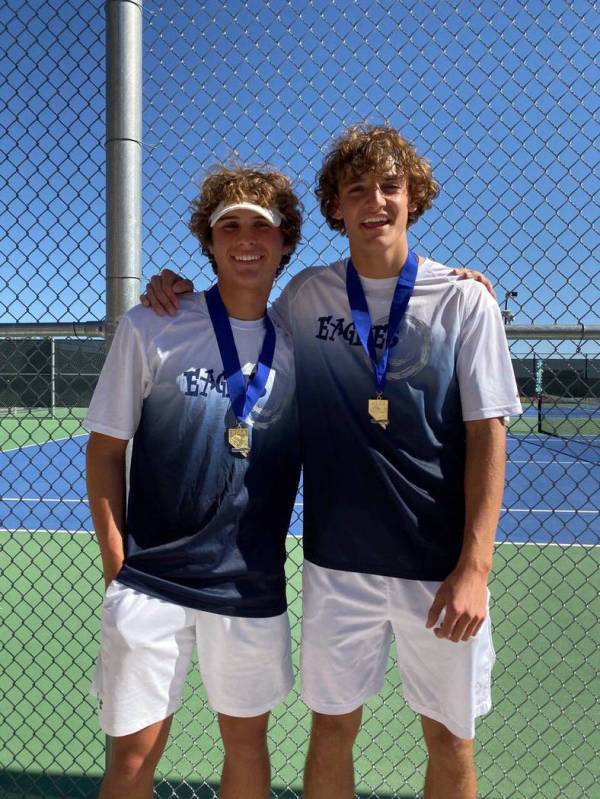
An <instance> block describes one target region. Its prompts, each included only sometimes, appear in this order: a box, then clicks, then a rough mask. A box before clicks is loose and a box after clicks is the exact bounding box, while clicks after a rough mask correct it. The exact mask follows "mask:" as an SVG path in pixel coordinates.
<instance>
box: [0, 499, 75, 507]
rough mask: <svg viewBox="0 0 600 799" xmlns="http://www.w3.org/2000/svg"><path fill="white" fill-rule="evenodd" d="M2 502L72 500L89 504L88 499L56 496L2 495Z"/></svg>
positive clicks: (0, 500) (72, 501)
mask: <svg viewBox="0 0 600 799" xmlns="http://www.w3.org/2000/svg"><path fill="white" fill-rule="evenodd" d="M0 502H71V503H77V504H81V505H89V501H88V500H87V499H63V498H62V497H59V498H58V499H56V498H54V497H0Z"/></svg>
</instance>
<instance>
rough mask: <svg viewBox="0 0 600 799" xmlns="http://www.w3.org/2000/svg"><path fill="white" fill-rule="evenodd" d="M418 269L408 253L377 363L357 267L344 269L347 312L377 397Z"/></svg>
mask: <svg viewBox="0 0 600 799" xmlns="http://www.w3.org/2000/svg"><path fill="white" fill-rule="evenodd" d="M418 267H419V259H418V258H417V256H416V255H415V253H414V252H412V250H409V251H408V256H407V257H406V261H405V262H404V266H403V267H402V270H401V272H400V274H399V276H398V282H397V283H396V288H395V290H394V297H393V299H392V305H391V307H390V315H389V319H388V328H387V335H386V340H385V347H384V349H383V353H382V354H381V357H380V358H379V359H377V351H376V349H375V339H374V336H373V330H372V327H371V315H370V314H369V306H368V305H367V298H366V297H365V292H364V291H363V287H362V283H361V282H360V278H359V276H358V273H357V271H356V267H355V266H354V264H353V263H352V259H350V260H349V261H348V267H347V269H346V291H347V293H348V302H349V303H350V310H351V311H352V319H353V320H354V326H355V327H356V332H357V333H358V337H359V339H360V343H361V344H362V345H363V349H364V351H365V352H366V353H367V355H368V356H369V359H370V360H371V363H372V365H373V373H374V375H375V385H376V387H377V393H378V395H381V394H383V390H384V389H385V380H386V375H387V365H388V360H389V356H390V349H391V346H392V341H393V339H394V336H395V335H396V333H397V332H398V329H399V327H400V323H401V322H402V319H403V318H404V314H405V313H406V309H407V307H408V302H409V300H410V298H411V296H412V293H413V289H414V287H415V281H416V279H417V270H418Z"/></svg>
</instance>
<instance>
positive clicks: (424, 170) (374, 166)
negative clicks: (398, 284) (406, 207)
mask: <svg viewBox="0 0 600 799" xmlns="http://www.w3.org/2000/svg"><path fill="white" fill-rule="evenodd" d="M390 167H391V168H392V169H395V170H397V172H398V173H399V174H400V175H402V176H403V177H404V179H405V180H406V183H407V190H408V196H409V199H410V202H411V203H415V204H416V206H417V207H416V209H415V210H414V211H409V212H408V225H412V224H414V223H415V222H416V221H417V219H418V218H419V217H420V216H421V214H422V213H423V212H424V211H426V210H427V209H428V208H431V206H432V204H433V200H434V199H435V198H436V197H437V195H438V194H439V185H438V183H437V182H436V181H435V180H434V179H433V175H432V174H431V166H430V165H429V162H428V161H427V160H426V159H425V158H423V157H422V156H420V155H418V154H417V152H416V150H415V148H414V147H413V145H412V144H410V142H407V141H406V140H405V139H403V138H402V136H401V135H400V134H399V133H398V131H397V130H395V129H394V128H392V127H391V126H389V125H368V124H366V123H362V124H360V125H353V126H352V127H351V128H348V130H347V131H345V132H344V133H343V134H342V135H341V136H340V137H339V138H337V139H335V141H334V142H333V144H332V146H331V149H330V150H329V152H328V153H327V155H326V156H325V160H324V162H323V166H322V167H321V171H320V172H319V174H318V177H317V188H316V195H317V197H318V199H319V202H320V204H321V213H322V214H323V216H324V217H325V219H326V220H327V224H328V225H329V227H330V228H332V229H333V230H338V231H340V232H342V233H345V232H346V229H345V226H344V221H343V220H342V219H335V217H334V216H333V213H334V212H335V210H336V207H337V200H338V194H339V184H340V180H342V179H347V178H351V177H358V176H359V175H364V174H365V173H366V172H375V173H376V174H385V173H387V172H389V171H390Z"/></svg>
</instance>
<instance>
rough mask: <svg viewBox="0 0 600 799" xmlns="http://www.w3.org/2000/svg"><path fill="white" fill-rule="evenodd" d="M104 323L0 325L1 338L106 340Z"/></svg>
mask: <svg viewBox="0 0 600 799" xmlns="http://www.w3.org/2000/svg"><path fill="white" fill-rule="evenodd" d="M104 330H105V324H104V322H97V321H87V322H24V323H15V324H12V323H2V324H0V338H62V337H63V336H79V337H81V338H104Z"/></svg>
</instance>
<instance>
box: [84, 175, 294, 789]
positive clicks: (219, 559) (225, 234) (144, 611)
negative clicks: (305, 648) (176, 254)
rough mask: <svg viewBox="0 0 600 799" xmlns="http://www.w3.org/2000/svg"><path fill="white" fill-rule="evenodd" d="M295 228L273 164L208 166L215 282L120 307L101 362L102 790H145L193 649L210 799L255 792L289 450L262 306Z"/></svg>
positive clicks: (198, 211) (93, 457) (276, 341)
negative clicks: (219, 754)
mask: <svg viewBox="0 0 600 799" xmlns="http://www.w3.org/2000/svg"><path fill="white" fill-rule="evenodd" d="M300 226H301V215H300V211H299V203H298V200H297V198H296V196H295V195H294V193H293V191H292V190H291V187H290V184H289V181H288V180H287V178H285V177H284V176H283V175H281V174H279V173H277V172H269V171H266V170H262V171H261V170H253V169H246V168H241V167H240V168H233V169H227V168H225V167H219V168H217V169H215V170H213V172H212V173H211V174H209V176H208V177H207V179H206V180H205V181H204V183H203V186H202V190H201V193H200V196H199V197H198V199H197V200H196V201H195V202H194V204H193V214H192V218H191V222H190V229H191V230H192V232H193V233H194V234H195V235H196V236H197V237H198V238H199V240H200V243H201V246H202V249H203V251H204V252H205V254H206V255H207V256H208V258H209V259H210V261H211V262H212V264H213V267H214V269H215V272H216V273H217V282H216V285H215V286H213V288H211V289H210V290H208V291H206V292H202V293H199V294H190V295H188V296H187V297H185V298H184V299H182V302H181V309H180V312H179V314H178V315H177V316H176V317H175V318H169V317H167V318H165V319H161V318H159V317H158V316H155V315H154V314H149V313H147V312H146V311H145V310H144V309H143V308H141V307H139V306H138V307H137V308H133V309H132V310H131V311H129V312H128V313H127V314H126V315H125V316H124V317H123V318H122V319H121V320H120V322H119V325H118V329H117V332H116V335H115V338H114V340H113V342H112V346H111V349H110V352H109V354H108V356H107V359H106V362H105V364H104V368H103V370H102V374H101V375H100V379H99V382H98V385H97V387H96V390H95V393H94V396H93V399H92V402H91V404H90V408H89V411H88V414H87V417H86V420H85V426H86V427H87V429H88V430H89V431H90V440H89V444H88V449H87V478H88V493H89V499H90V506H91V511H92V516H93V519H94V525H95V529H96V534H97V537H98V541H99V544H100V550H101V555H102V565H103V570H104V579H105V583H106V587H107V589H106V594H105V597H104V601H103V607H102V625H101V651H100V656H99V659H98V664H97V671H96V677H95V681H94V689H93V690H94V691H95V693H97V695H98V699H99V708H100V709H99V715H100V721H101V726H102V728H103V729H104V731H105V732H106V734H107V735H109V736H110V738H111V741H110V752H109V760H108V768H107V772H106V775H105V778H104V781H103V783H102V787H101V791H100V797H101V799H117V798H118V799H123V797H127V799H142V797H143V799H149V798H150V797H151V796H153V777H154V771H155V768H156V765H157V763H158V760H159V758H160V756H161V754H162V751H163V749H164V746H165V744H166V741H167V737H168V734H169V729H170V726H171V720H172V717H173V714H174V712H175V711H176V709H177V707H178V706H179V704H180V701H181V694H182V690H183V686H184V681H185V677H186V673H187V671H188V668H189V663H190V659H191V656H192V651H193V648H194V647H196V649H197V653H198V662H199V668H200V672H201V676H202V680H203V683H204V686H205V688H206V691H207V695H208V702H209V704H210V705H211V707H212V708H213V709H214V710H215V711H216V712H217V713H218V719H219V726H220V731H221V736H222V740H223V745H224V750H225V761H224V766H223V774H222V779H221V787H220V797H221V799H240V798H241V797H244V799H266V797H267V796H268V795H269V787H270V767H269V757H268V751H267V744H266V730H267V723H268V718H269V713H270V711H271V710H272V708H273V707H275V705H277V704H278V703H279V702H280V701H281V700H282V699H283V698H284V697H285V696H286V694H287V693H288V691H289V690H290V688H291V686H292V683H293V676H292V667H291V657H290V650H291V647H290V629H289V623H288V618H287V610H286V607H287V606H286V597H285V574H284V561H285V552H286V550H285V539H286V535H287V531H288V527H289V522H290V517H291V513H292V510H293V504H294V499H295V496H296V492H297V486H298V479H299V473H300V456H299V433H298V420H297V408H296V402H295V377H294V363H293V356H292V348H291V341H290V338H289V334H287V333H286V332H285V331H284V330H283V329H282V328H281V327H280V325H279V324H278V323H277V322H273V321H271V319H270V317H269V315H268V314H267V313H266V305H267V299H268V296H269V293H270V291H271V287H272V284H273V280H274V278H275V276H276V275H277V274H278V273H279V271H280V270H281V268H282V266H283V265H284V264H285V263H287V261H288V260H289V258H290V256H291V253H292V252H293V251H294V249H295V247H296V245H297V243H298V240H299V236H300ZM130 439H133V448H132V461H131V469H130V487H129V494H128V496H127V497H126V490H125V482H124V470H125V450H126V446H127V442H128V440H130ZM267 497H268V501H267V499H266V498H267Z"/></svg>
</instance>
